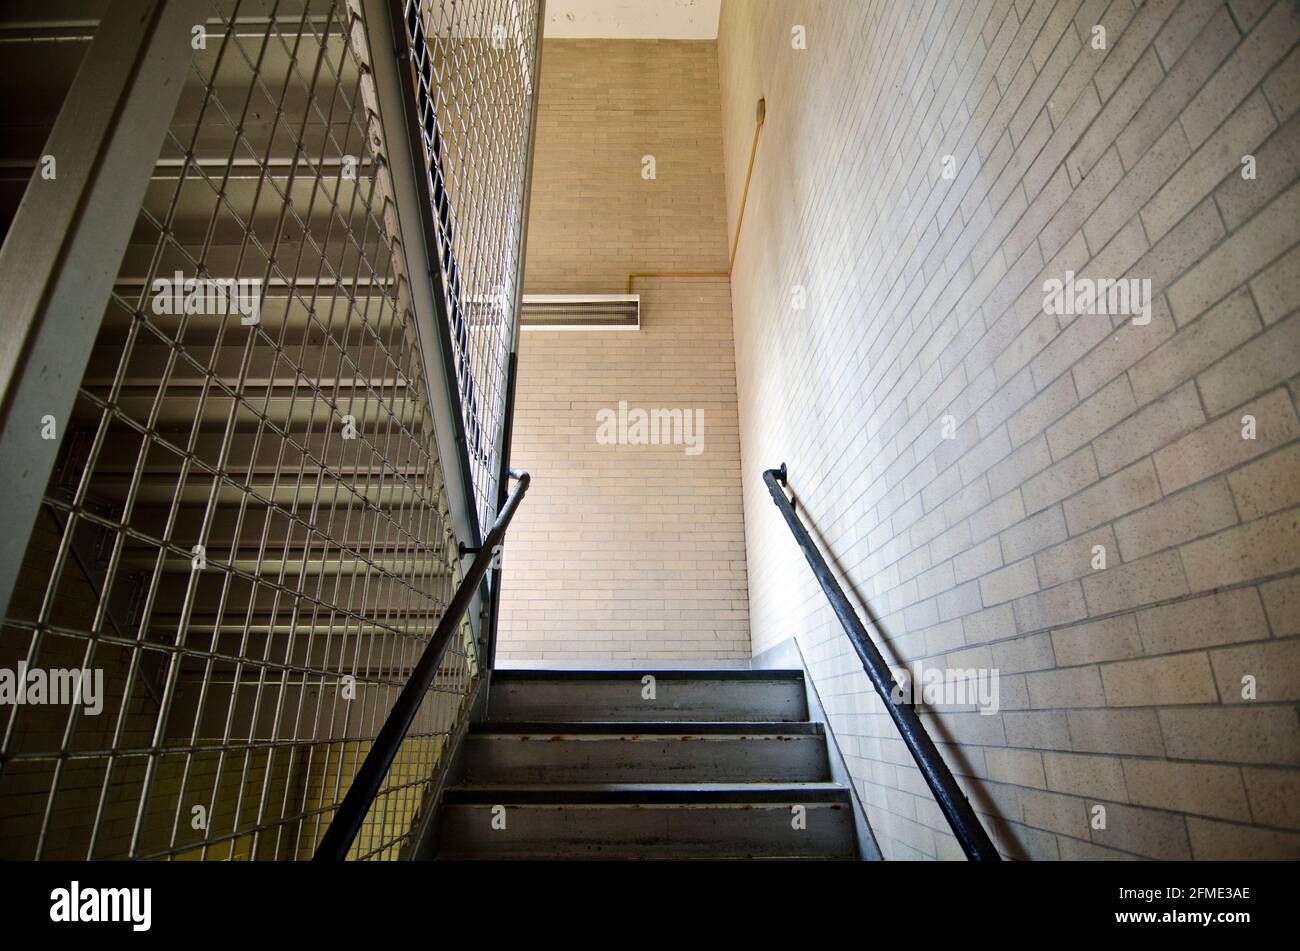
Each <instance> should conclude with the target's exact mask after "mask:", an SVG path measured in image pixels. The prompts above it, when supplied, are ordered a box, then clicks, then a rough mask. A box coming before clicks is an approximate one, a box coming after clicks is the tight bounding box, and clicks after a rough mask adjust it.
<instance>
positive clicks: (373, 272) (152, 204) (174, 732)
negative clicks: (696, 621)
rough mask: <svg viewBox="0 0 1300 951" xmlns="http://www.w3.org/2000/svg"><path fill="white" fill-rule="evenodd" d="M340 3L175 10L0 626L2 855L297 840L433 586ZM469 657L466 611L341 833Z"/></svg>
mask: <svg viewBox="0 0 1300 951" xmlns="http://www.w3.org/2000/svg"><path fill="white" fill-rule="evenodd" d="M358 17H359V14H358V13H357V12H356V10H355V9H353V8H352V4H349V3H347V2H343V0H333V2H327V0H322V2H310V3H301V2H300V3H283V2H282V3H271V2H267V3H235V2H220V3H214V4H213V5H212V7H211V16H210V18H209V19H208V21H207V23H206V25H205V28H204V29H203V30H202V31H200V33H199V37H198V39H199V40H200V41H201V42H199V44H198V45H199V46H200V48H198V49H196V50H195V52H194V56H193V63H192V68H191V70H190V74H189V77H188V79H187V83H186V87H185V90H184V92H183V94H182V97H181V103H180V105H179V107H178V109H177V111H176V114H175V117H174V119H173V122H172V124H171V128H170V131H169V133H168V135H167V138H166V141H165V144H164V147H163V150H162V154H161V155H160V156H159V159H158V162H157V164H156V167H155V172H154V176H153V179H152V182H151V184H150V186H149V189H148V193H147V197H146V199H145V201H144V203H143V207H141V208H140V211H139V215H138V219H137V221H136V225H135V229H134V232H133V235H132V239H131V243H130V247H129V249H128V251H127V253H126V255H125V258H124V260H123V263H122V266H121V269H120V273H119V275H118V278H117V282H116V285H115V289H114V292H113V294H112V297H111V300H110V301H109V302H108V305H107V311H106V314H105V318H104V321H103V324H102V327H101V330H100V333H99V337H98V339H97V342H96V346H95V350H94V353H93V356H92V358H91V361H90V365H89V366H88V368H87V370H86V374H85V378H84V380H83V381H82V384H81V386H80V389H79V392H78V396H77V403H76V408H75V411H74V414H73V416H72V418H71V419H70V420H68V421H67V423H66V431H64V432H61V433H60V434H59V435H60V437H61V450H60V453H61V456H60V458H61V461H60V464H59V466H58V467H57V469H56V471H55V473H54V475H53V476H52V478H51V480H50V482H49V486H48V489H47V493H46V497H45V503H44V506H43V511H42V513H41V517H40V521H39V524H38V526H37V529H36V532H35V533H34V536H33V539H32V542H31V544H30V545H29V549H28V553H27V558H26V561H25V563H24V569H23V575H22V577H21V579H20V582H19V588H18V590H17V592H16V594H15V596H14V598H13V601H12V603H11V605H10V610H9V616H8V617H7V618H6V619H5V631H4V636H3V638H2V639H0V668H4V669H6V670H9V671H13V672H15V673H16V674H17V675H18V677H17V678H16V680H15V681H14V683H12V684H11V685H10V686H11V688H14V687H15V686H16V689H17V691H18V692H17V693H16V694H15V695H14V696H11V697H10V698H9V699H11V700H13V702H12V703H11V704H4V705H0V717H2V718H3V720H2V721H0V729H2V730H3V733H2V734H0V857H8V858H33V857H34V858H93V859H98V858H117V857H133V858H203V859H218V858H219V859H236V858H239V859H296V858H309V857H310V856H311V854H312V853H313V851H314V849H315V845H316V843H317V841H318V840H319V838H320V836H321V835H322V834H323V832H324V830H325V828H326V827H327V825H328V823H329V820H330V818H331V815H332V813H333V810H334V809H335V807H336V806H337V805H338V803H339V802H340V800H341V799H342V796H343V794H344V793H345V792H346V791H347V789H348V786H349V784H350V782H351V778H352V776H353V774H354V773H355V771H356V769H357V767H358V766H359V764H360V761H361V760H362V758H363V757H364V755H365V753H366V751H367V750H368V749H369V746H370V742H371V740H372V739H373V737H374V736H375V734H376V733H377V732H378V730H379V728H380V726H381V725H382V724H383V722H384V719H385V717H386V715H387V713H388V711H389V709H390V708H391V707H392V704H393V702H394V700H395V699H396V697H397V694H398V693H399V691H400V689H401V687H402V685H403V684H404V683H405V682H406V679H407V677H408V676H409V673H410V671H411V669H412V667H413V666H414V664H415V662H416V660H417V659H418V658H419V656H420V654H421V652H422V650H423V648H424V646H425V644H426V643H427V641H428V639H429V638H430V636H431V635H432V634H433V632H434V630H435V628H436V626H437V624H438V621H439V620H440V618H441V617H442V614H443V612H444V609H445V607H446V605H447V603H448V601H449V600H450V598H451V595H452V593H453V592H454V590H455V586H456V583H457V581H458V579H459V567H458V562H457V559H456V557H455V540H454V539H453V537H452V533H451V531H450V527H449V517H448V511H447V496H446V492H445V489H444V485H443V482H442V471H441V469H440V466H439V461H438V459H437V457H436V454H435V449H434V445H435V444H434V437H433V428H432V427H433V423H432V418H431V413H430V406H429V403H428V395H427V393H428V391H427V388H426V384H425V380H424V379H423V377H422V374H421V366H422V363H421V360H420V351H419V342H418V340H417V339H416V336H415V330H414V321H413V320H412V319H411V315H410V310H409V303H408V301H409V299H410V295H409V289H408V288H407V285H406V282H405V277H404V268H405V264H404V262H403V259H402V256H401V254H400V245H399V244H398V243H397V242H396V240H395V231H394V229H393V227H392V226H391V225H390V221H389V219H390V218H391V215H390V213H389V212H390V211H391V208H390V206H389V203H390V202H391V197H390V196H391V193H390V191H389V187H388V179H387V173H386V171H385V162H384V156H383V154H382V152H381V151H380V149H381V148H382V142H383V135H382V130H381V129H378V128H377V126H376V122H377V120H376V118H375V115H374V109H373V102H374V101H375V100H374V90H373V89H372V88H371V87H370V86H369V85H368V84H369V83H370V79H369V71H368V70H367V69H366V68H365V63H366V57H367V56H368V55H369V53H368V50H367V49H366V38H365V32H364V29H362V28H361V24H360V21H359V19H358ZM368 104H370V105H368ZM475 286H477V285H475ZM483 379H485V380H486V379H487V377H486V375H485V376H484V377H483ZM487 395H488V394H487V393H486V392H485V394H484V398H485V399H486V398H487ZM59 425H60V426H61V427H62V426H63V424H59ZM42 678H43V681H42ZM476 678H477V665H476V658H475V655H474V649H473V643H472V639H471V636H470V631H469V628H468V626H467V625H465V626H463V627H462V629H461V636H460V637H459V638H458V639H457V642H456V643H454V644H453V645H452V647H451V649H450V650H449V652H448V654H447V657H446V660H445V661H444V664H443V667H442V669H441V670H440V672H439V674H438V677H437V680H436V682H435V684H434V686H433V688H432V689H431V690H430V692H429V693H428V694H427V696H426V698H425V701H424V704H423V706H422V708H421V710H420V713H419V716H418V717H417V719H416V722H415V724H414V726H413V728H412V730H411V731H410V733H409V734H408V736H407V739H406V742H405V744H404V746H403V747H402V749H401V750H400V751H399V754H398V756H397V759H396V761H395V763H394V765H393V767H392V769H391V770H390V773H389V775H388V777H387V779H386V782H385V785H384V788H383V790H382V792H381V794H380V796H379V797H378V798H377V799H376V801H375V804H374V806H373V808H372V810H371V812H370V814H369V816H368V818H367V821H366V824H365V826H364V827H363V829H362V832H361V835H360V836H359V837H358V839H357V843H356V845H355V847H354V849H353V853H352V855H353V857H356V858H394V857H397V856H398V855H399V853H401V851H402V850H403V849H404V848H405V847H406V846H407V845H408V844H409V843H410V841H411V839H412V834H413V833H412V830H413V827H414V825H415V823H416V822H417V821H418V820H419V818H420V817H421V813H422V809H423V807H424V806H425V805H426V799H427V797H428V793H429V791H430V790H431V788H432V785H433V783H434V782H435V777H436V776H437V773H438V770H439V769H440V767H441V766H442V765H443V763H444V762H445V759H446V756H447V753H448V748H449V744H450V743H451V742H452V741H453V740H454V739H455V734H456V731H457V730H458V729H460V728H461V725H462V723H463V720H464V715H465V711H466V705H467V703H468V700H469V697H470V695H471V693H472V690H473V689H474V686H475V684H476ZM38 687H39V688H40V689H39V690H38V689H37V688H38Z"/></svg>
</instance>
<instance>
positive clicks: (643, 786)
mask: <svg viewBox="0 0 1300 951" xmlns="http://www.w3.org/2000/svg"><path fill="white" fill-rule="evenodd" d="M848 793H849V790H848V787H847V786H843V785H841V784H840V783H833V782H805V783H801V782H779V783H556V784H554V785H551V784H545V783H541V784H534V785H526V786H521V785H519V784H516V783H510V784H502V785H494V784H475V785H472V786H453V787H451V788H450V789H448V790H447V791H446V794H445V799H444V801H445V802H446V803H447V804H449V805H478V804H483V805H496V804H504V803H507V802H509V803H515V804H524V805H526V804H536V805H559V804H585V805H601V804H607V805H634V804H664V805H711V804H747V803H786V802H791V801H794V802H799V803H812V802H828V803H843V802H847V801H848Z"/></svg>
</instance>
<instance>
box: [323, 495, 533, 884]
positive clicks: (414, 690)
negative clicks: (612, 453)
mask: <svg viewBox="0 0 1300 951" xmlns="http://www.w3.org/2000/svg"><path fill="white" fill-rule="evenodd" d="M509 474H510V475H511V476H512V477H513V478H514V479H516V480H517V481H518V484H517V485H516V486H515V488H514V491H512V492H511V493H510V497H509V498H508V499H507V500H506V504H505V505H504V506H503V507H502V509H501V511H500V512H499V513H498V514H497V518H496V521H495V522H494V523H493V525H492V531H490V532H488V536H487V538H486V539H485V540H484V542H483V545H482V546H481V547H480V548H479V550H478V553H477V554H476V555H475V556H474V562H473V564H471V565H470V568H469V571H468V572H466V573H465V577H464V578H462V579H461V582H460V586H459V587H458V588H457V589H456V594H455V596H454V597H452V599H451V603H450V604H449V605H447V612H446V613H445V614H444V615H443V616H442V620H441V621H440V622H438V629H437V630H436V631H434V633H433V637H432V638H431V639H430V641H429V644H428V646H427V647H425V649H424V653H423V654H422V655H421V657H420V661H419V663H417V664H416V665H415V670H414V671H412V673H411V678H410V679H409V680H408V681H407V682H406V686H405V687H403V688H402V692H401V693H400V694H399V695H398V697H397V702H396V703H394V704H393V709H392V711H391V712H389V714H388V719H387V720H386V721H385V722H384V726H383V728H382V729H381V730H380V731H379V734H378V736H376V737H375V741H374V743H373V744H371V747H370V751H369V752H368V753H367V754H366V758H365V761H364V762H363V763H362V764H361V768H360V769H359V770H357V774H356V776H355V777H354V778H353V780H352V785H351V787H350V788H349V789H348V792H347V795H346V796H344V797H343V802H342V803H340V804H339V808H338V811H337V812H335V813H334V818H333V820H331V822H330V825H329V828H328V829H326V830H325V835H324V836H322V837H321V840H320V844H319V845H318V846H317V847H316V854H315V857H314V859H313V860H314V861H317V862H339V861H342V860H343V859H345V858H347V854H348V850H349V849H351V848H352V842H353V840H354V839H356V837H357V833H358V832H359V831H360V830H361V824H362V823H363V822H364V821H365V818H366V813H368V812H369V811H370V806H371V804H372V803H373V802H374V801H375V797H376V796H377V795H378V793H379V789H380V786H381V785H382V784H383V781H384V777H385V776H386V775H387V774H388V769H389V767H390V766H392V764H393V759H394V758H395V757H396V756H397V750H398V748H399V747H400V746H401V745H402V740H403V739H405V738H406V731H407V730H409V729H410V727H411V723H412V722H413V721H414V720H415V715H416V713H417V712H418V711H419V709H420V704H422V703H423V702H424V698H425V695H426V694H427V693H428V691H429V687H430V685H431V684H432V683H433V679H434V677H435V676H437V673H438V668H439V667H440V666H441V664H442V658H443V655H444V654H446V653H447V648H448V647H449V646H450V645H451V640H452V637H453V635H454V634H455V633H456V629H457V628H458V627H459V626H460V621H461V617H462V616H463V615H464V614H465V611H466V609H467V608H468V607H469V605H470V602H471V601H472V600H473V598H474V594H475V590H476V589H477V587H478V584H479V582H480V581H482V580H483V576H484V575H485V574H486V573H487V570H488V568H490V567H491V566H492V563H493V561H494V560H495V552H496V550H497V546H499V545H500V544H501V541H502V539H503V538H505V534H506V529H507V528H509V527H510V520H511V519H512V518H514V515H515V510H516V509H518V508H519V503H520V502H521V501H522V500H523V497H524V494H525V493H526V492H527V491H528V483H529V481H530V479H529V476H528V473H527V472H522V471H520V470H517V469H511V470H510V473H509Z"/></svg>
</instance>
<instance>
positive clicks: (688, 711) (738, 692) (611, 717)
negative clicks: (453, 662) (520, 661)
mask: <svg viewBox="0 0 1300 951" xmlns="http://www.w3.org/2000/svg"><path fill="white" fill-rule="evenodd" d="M643 690H644V688H643V686H642V684H641V681H640V680H639V679H631V678H620V679H611V680H586V681H567V680H551V681H548V680H517V681H516V680H507V681H504V682H501V683H494V684H493V686H492V695H491V701H490V706H489V713H490V716H491V718H492V719H493V720H497V721H507V722H513V723H518V722H522V721H538V720H547V721H578V722H582V721H622V720H629V721H636V720H640V721H648V722H654V723H664V722H671V721H675V720H696V721H706V722H714V723H716V722H728V721H736V722H749V723H753V722H758V721H779V722H783V723H789V722H795V721H800V720H806V719H807V718H808V708H807V702H806V700H805V698H804V692H803V684H802V683H801V682H800V681H798V680H751V681H746V680H671V679H667V678H663V679H660V680H659V681H658V682H657V684H656V691H655V698H654V699H653V700H648V699H643V698H642V692H643Z"/></svg>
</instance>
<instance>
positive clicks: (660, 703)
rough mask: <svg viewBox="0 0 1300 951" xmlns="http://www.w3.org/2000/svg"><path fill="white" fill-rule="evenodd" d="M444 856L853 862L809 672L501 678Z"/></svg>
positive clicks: (476, 734) (519, 673) (456, 796)
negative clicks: (808, 686)
mask: <svg viewBox="0 0 1300 951" xmlns="http://www.w3.org/2000/svg"><path fill="white" fill-rule="evenodd" d="M435 837H436V841H435V844H434V848H433V850H432V851H433V855H432V857H434V858H437V859H742V858H764V859H769V858H770V859H854V858H856V857H857V854H858V853H857V846H856V842H855V834H854V822H853V810H852V805H851V800H850V794H849V790H848V789H847V788H846V787H844V786H842V785H839V784H838V783H835V782H832V781H831V778H830V760H829V757H828V752H827V744H826V735H825V733H824V732H823V730H822V727H821V724H818V723H812V722H810V721H809V719H808V705H807V700H806V695H805V692H804V681H803V674H802V672H800V671H798V670H746V671H730V670H726V671H723V670H703V671H681V670H678V671H534V670H500V671H496V672H494V673H493V675H492V689H491V693H490V699H489V702H488V708H487V717H486V719H485V720H483V721H482V722H478V723H474V724H472V725H471V726H470V733H469V735H468V736H467V737H466V740H465V743H464V745H463V748H462V751H461V754H460V757H459V761H458V763H457V764H456V766H455V767H454V769H453V773H452V777H451V785H450V786H449V788H447V789H446V791H445V792H444V794H443V798H442V802H441V807H440V809H439V812H438V817H437V827H436V831H435Z"/></svg>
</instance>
